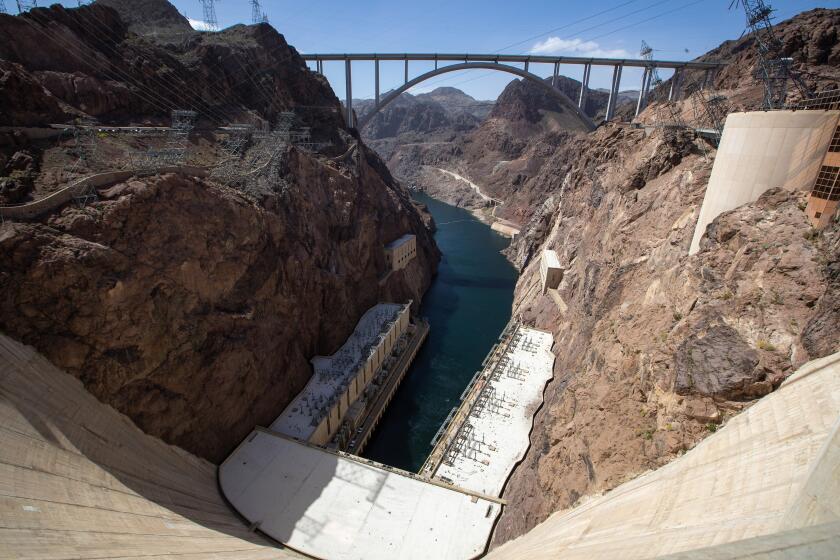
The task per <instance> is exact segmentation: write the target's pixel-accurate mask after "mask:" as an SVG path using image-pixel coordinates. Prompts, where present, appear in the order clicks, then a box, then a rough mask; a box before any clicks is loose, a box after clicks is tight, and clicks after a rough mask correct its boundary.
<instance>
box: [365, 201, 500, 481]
mask: <svg viewBox="0 0 840 560" xmlns="http://www.w3.org/2000/svg"><path fill="white" fill-rule="evenodd" d="M414 197H415V199H417V200H419V201H420V202H423V203H424V204H426V205H428V207H429V211H430V212H431V213H432V216H434V219H435V223H436V224H437V226H438V231H437V233H436V234H435V240H436V241H437V244H438V247H440V250H441V252H442V253H443V257H442V259H441V263H440V267H439V270H438V275H437V277H436V278H435V280H434V282H433V283H432V286H431V287H430V288H429V291H428V292H427V293H426V295H425V297H424V298H423V305H422V307H421V315H423V316H425V317H427V318H428V319H429V322H430V323H431V326H432V330H431V332H430V333H429V338H428V340H427V341H426V344H425V345H424V346H423V348H422V349H421V350H420V352H419V353H418V354H417V358H416V359H415V361H414V364H413V365H412V366H411V369H410V370H409V371H408V374H407V375H406V378H405V380H404V381H403V383H402V386H401V387H400V388H399V389H398V391H397V393H396V394H395V395H394V400H393V401H392V402H391V404H390V405H389V407H388V410H387V411H386V412H385V415H384V416H383V417H382V421H381V422H380V424H379V428H378V429H377V431H376V432H375V433H374V435H373V438H372V439H371V440H370V442H369V443H368V445H367V448H366V449H365V453H364V454H363V455H364V456H365V457H367V458H369V459H373V460H375V461H379V462H382V463H385V464H387V465H391V466H394V467H398V468H401V469H405V470H409V471H412V472H415V471H417V470H418V469H419V468H420V467H421V466H422V464H423V462H424V461H425V460H426V457H427V456H428V454H429V452H430V451H431V448H432V446H431V439H432V437H434V435H435V432H437V430H438V428H439V427H440V425H441V423H442V422H443V421H444V419H445V418H446V415H447V414H448V413H449V411H450V410H451V409H452V408H453V407H455V406H457V405H458V402H459V397H460V396H461V393H462V392H463V390H464V388H465V387H466V386H467V383H468V382H469V380H470V378H472V376H473V374H474V373H475V372H476V371H477V370H479V369H480V368H481V362H482V360H483V359H484V357H485V356H486V355H487V352H488V351H489V350H490V348H491V347H492V346H493V344H494V343H495V342H496V339H497V337H498V336H499V333H501V331H502V329H503V328H504V326H505V324H506V323H507V322H508V320H509V319H510V310H511V304H512V302H513V289H514V286H515V285H516V277H517V274H516V270H515V269H514V268H513V267H512V266H511V265H510V263H508V261H507V260H506V259H505V258H504V257H503V256H502V255H501V254H500V253H499V251H501V250H502V249H504V248H505V247H506V246H507V244H508V242H509V241H508V240H507V239H505V238H504V237H502V236H501V235H499V234H497V233H496V232H494V231H492V230H491V229H490V228H489V227H488V226H487V225H485V224H483V223H482V222H480V221H479V220H477V219H476V218H474V217H473V216H472V214H470V213H469V212H468V211H466V210H464V209H462V208H456V207H454V206H450V205H448V204H444V203H442V202H438V201H437V200H434V199H432V198H430V197H428V196H426V195H424V194H415V195H414Z"/></svg>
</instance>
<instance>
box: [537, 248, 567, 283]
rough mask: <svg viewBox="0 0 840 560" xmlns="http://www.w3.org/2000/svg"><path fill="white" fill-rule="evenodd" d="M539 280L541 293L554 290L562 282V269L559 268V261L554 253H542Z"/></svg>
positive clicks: (549, 251)
mask: <svg viewBox="0 0 840 560" xmlns="http://www.w3.org/2000/svg"><path fill="white" fill-rule="evenodd" d="M540 280H541V281H542V293H546V292H547V291H548V290H556V289H557V286H559V285H560V282H561V281H562V280H563V267H561V266H560V259H559V258H558V257H557V253H556V252H555V251H552V250H549V249H546V250H544V251H543V252H542V258H541V259H540Z"/></svg>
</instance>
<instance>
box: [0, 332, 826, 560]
mask: <svg viewBox="0 0 840 560" xmlns="http://www.w3.org/2000/svg"><path fill="white" fill-rule="evenodd" d="M0 470H2V474H1V475H0V494H2V499H0V519H2V521H3V522H2V524H1V525H2V526H0V558H17V559H53V560H55V559H63V558H84V559H93V558H138V557H142V558H145V559H152V560H163V559H168V560H171V559H173V558H178V559H187V560H189V559H199V558H200V559H205V558H213V559H216V560H239V559H243V560H244V559H269V558H271V559H276V558H294V557H299V556H297V555H296V554H295V553H293V552H292V551H290V550H288V549H282V548H280V545H279V544H278V543H275V542H273V541H271V540H269V539H268V538H266V537H264V536H262V535H261V534H260V533H259V532H255V531H251V530H249V526H248V525H247V523H246V522H245V521H244V520H242V519H241V518H240V517H238V516H237V515H236V514H235V513H233V511H232V509H231V508H230V507H229V506H228V504H227V503H226V502H225V501H224V498H223V497H222V496H221V494H220V492H219V488H218V483H217V469H216V467H215V466H214V465H212V464H210V463H208V462H206V461H203V460H200V459H198V458H196V457H194V456H192V455H190V454H188V453H186V452H184V451H182V450H180V449H178V448H176V447H173V446H170V445H167V444H165V443H163V442H161V441H160V440H158V439H156V438H152V437H149V436H147V435H145V434H144V433H142V432H141V431H140V430H139V429H138V428H137V427H136V426H134V425H133V424H132V423H131V422H130V421H129V420H128V419H127V418H126V417H124V416H122V415H120V414H119V413H117V412H116V411H114V410H113V409H111V408H110V407H108V406H106V405H103V404H101V403H100V402H99V401H97V400H96V399H95V398H94V397H93V396H91V395H90V394H89V393H87V391H86V390H85V389H84V387H83V386H82V384H81V383H80V382H79V381H78V380H77V379H75V378H74V377H72V376H70V375H67V374H65V373H63V372H61V371H60V370H58V369H57V368H55V367H54V366H52V365H51V364H50V363H49V362H47V361H46V359H44V358H43V357H42V356H40V355H38V354H37V353H36V352H35V351H34V350H33V349H31V348H29V347H26V346H23V345H21V344H19V343H17V342H15V341H13V340H11V339H9V338H8V337H5V336H2V335H0ZM839 472H840V354H834V355H832V356H828V357H826V358H823V359H820V360H815V361H813V362H810V363H808V364H806V365H804V366H802V367H801V368H800V369H799V371H798V372H797V373H796V374H795V375H794V376H792V377H791V378H790V379H789V380H788V381H786V382H785V383H784V384H783V385H782V387H781V388H780V389H779V390H777V391H776V392H774V393H772V394H770V395H769V396H768V397H766V398H764V399H763V400H761V401H760V402H759V403H757V404H756V405H754V406H753V407H751V408H750V409H748V410H747V411H745V412H744V413H742V414H740V415H739V416H736V417H735V418H733V419H732V420H730V421H729V422H728V423H727V425H725V426H724V427H723V428H721V429H720V430H718V432H717V433H715V434H713V435H711V436H710V437H709V438H707V439H706V440H704V441H703V442H702V443H701V444H699V445H698V446H697V447H696V448H694V449H693V450H691V451H689V452H688V453H686V455H685V456H684V457H682V458H680V459H677V460H676V461H674V462H673V463H671V464H669V465H667V466H665V467H663V468H661V469H659V470H657V471H653V472H650V473H647V474H645V475H642V476H640V477H639V478H637V479H635V480H633V481H631V482H628V483H626V484H624V485H622V486H620V487H618V488H616V489H615V490H613V491H612V492H609V493H608V494H606V495H604V496H602V497H596V498H592V499H589V500H588V501H586V502H585V503H583V504H582V505H580V506H578V507H577V508H575V509H572V510H568V511H564V512H558V513H556V514H555V515H553V516H552V517H550V518H549V519H548V520H547V521H545V522H544V523H542V524H541V525H539V526H537V527H536V528H534V529H533V530H532V531H530V532H529V533H527V534H526V535H524V536H522V537H520V538H519V539H516V540H514V541H511V542H509V543H507V544H506V545H504V546H502V547H500V548H498V549H496V550H494V551H492V552H491V553H490V554H489V556H488V558H492V559H519V558H533V559H536V560H539V559H540V558H578V557H580V558H587V559H608V558H616V557H618V556H620V557H621V558H624V559H633V558H639V559H642V558H666V557H667V558H685V559H689V558H704V559H718V558H720V559H723V558H774V559H775V558H804V557H808V558H837V557H838V551H840V506H838V504H840V500H838V497H839V496H840V476H838V473H839ZM429 538H430V539H431V538H433V537H432V536H430V537H429ZM417 546H418V547H421V548H422V546H423V545H422V543H419V542H418V543H417Z"/></svg>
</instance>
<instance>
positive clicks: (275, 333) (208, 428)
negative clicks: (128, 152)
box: [0, 153, 437, 461]
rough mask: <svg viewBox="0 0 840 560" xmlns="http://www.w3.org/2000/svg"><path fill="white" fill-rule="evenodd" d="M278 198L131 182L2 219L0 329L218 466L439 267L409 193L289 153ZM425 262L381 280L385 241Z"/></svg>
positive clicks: (151, 429)
mask: <svg viewBox="0 0 840 560" xmlns="http://www.w3.org/2000/svg"><path fill="white" fill-rule="evenodd" d="M285 179H286V181H287V183H288V186H287V188H286V189H285V190H284V191H283V192H282V193H277V194H275V195H272V196H267V197H265V198H263V199H262V200H261V201H260V202H257V201H254V200H252V199H250V198H249V197H247V196H244V195H243V194H242V193H240V192H238V191H236V190H234V189H231V188H227V187H224V186H221V185H217V184H215V183H213V182H212V181H204V180H199V179H187V178H184V177H181V176H177V175H165V176H162V177H159V178H154V179H149V180H136V181H129V182H127V183H124V184H120V185H117V186H114V187H112V188H110V189H108V190H107V191H105V192H104V194H103V197H102V200H101V201H100V202H98V203H95V204H92V205H90V206H88V207H86V208H84V209H79V208H76V207H74V206H68V207H67V208H64V209H63V210H62V211H61V212H59V213H57V214H55V215H53V216H50V217H48V218H46V219H45V220H43V221H42V222H40V223H6V224H5V225H4V226H3V227H2V229H0V247H2V249H0V255H2V257H0V289H2V290H3V293H4V294H6V295H5V297H4V298H3V302H2V306H0V330H2V331H3V332H4V333H6V334H8V335H11V336H13V337H15V338H17V339H19V340H21V341H23V342H25V343H27V344H32V345H34V346H35V347H36V348H38V349H39V350H40V351H41V352H43V353H44V354H45V355H46V356H48V357H49V358H50V360H51V361H52V362H53V363H55V364H56V365H57V366H59V367H61V368H62V369H64V370H66V371H68V372H70V373H72V374H73V375H76V376H78V377H79V378H80V379H82V381H84V382H85V384H86V386H87V387H88V389H89V390H90V391H91V392H92V393H93V394H94V395H96V396H97V397H99V398H100V399H101V400H102V401H104V402H106V403H108V404H111V405H112V406H114V407H115V408H116V409H117V410H120V411H121V412H124V413H125V414H127V415H128V416H129V417H131V418H132V419H133V420H134V421H135V422H136V423H137V424H138V425H139V426H140V427H141V428H142V429H143V430H144V431H146V432H147V433H150V434H152V435H157V436H159V437H161V438H163V439H164V440H165V441H168V442H170V443H174V444H177V445H179V446H181V447H183V448H184V449H187V450H189V451H191V452H193V453H196V454H198V455H200V456H203V457H206V458H208V459H211V460H214V461H218V460H219V459H221V458H223V457H224V456H225V455H226V454H227V453H228V452H229V451H230V450H231V448H232V447H233V446H234V445H236V444H237V443H239V441H240V440H241V438H242V437H244V436H245V435H246V434H247V433H248V432H249V431H250V430H251V429H253V427H254V426H255V425H266V424H268V423H270V422H271V421H272V420H273V419H274V417H275V416H277V415H278V414H279V413H280V412H281V411H282V409H283V408H284V406H285V405H286V404H287V403H288V402H289V401H290V399H291V398H292V397H293V396H294V395H295V394H296V393H297V392H298V391H299V390H300V389H301V388H302V387H303V385H304V384H305V383H306V381H307V380H308V378H309V375H310V374H311V367H310V365H309V363H308V359H309V358H311V357H312V356H314V355H316V354H325V353H327V354H328V353H331V352H333V351H335V349H336V348H337V347H338V346H339V345H340V344H341V343H343V342H344V340H345V338H346V337H347V335H348V334H349V333H350V332H351V331H352V329H353V327H354V326H355V323H356V321H357V320H358V318H359V317H360V316H361V314H362V313H363V312H364V311H365V310H367V308H369V307H370V306H372V305H374V304H375V303H377V302H378V301H406V300H407V299H409V298H413V299H414V300H415V301H417V300H419V298H420V297H421V295H422V293H423V292H424V290H425V288H426V287H427V286H428V284H429V282H430V277H431V273H432V271H433V270H434V266H435V263H436V260H437V254H436V250H435V249H434V245H433V241H432V240H431V237H430V234H429V233H428V232H427V231H426V229H425V227H424V225H423V224H422V223H421V221H420V219H419V215H418V214H417V213H416V212H415V211H413V209H411V208H410V202H409V201H408V200H407V198H406V196H405V194H404V193H403V192H402V191H401V189H400V188H399V187H397V186H394V185H389V184H387V183H386V182H385V181H384V180H383V178H382V177H381V176H380V175H379V174H378V172H377V171H376V170H375V169H373V168H372V167H371V166H370V165H368V164H367V163H366V162H364V161H363V162H362V164H361V169H360V173H359V176H358V177H354V176H352V175H350V174H349V173H346V172H344V173H343V172H340V171H339V170H337V169H335V168H331V167H327V166H324V165H323V164H321V163H320V162H318V161H317V160H313V159H312V158H310V157H308V156H306V155H304V154H300V153H298V154H294V153H293V155H292V158H291V162H290V170H289V173H288V174H287V175H286V176H285ZM407 231H412V232H414V233H416V234H417V235H418V237H419V240H418V257H417V259H415V260H414V261H412V262H411V263H410V264H409V265H408V268H407V269H406V270H404V271H401V272H398V273H395V274H393V275H392V276H391V278H390V279H389V281H388V284H387V285H386V286H384V287H379V284H378V278H379V277H380V276H382V275H383V274H384V272H385V261H384V256H383V252H382V247H383V245H384V244H385V243H387V242H389V241H391V240H393V239H394V238H396V237H397V236H399V235H401V234H403V233H405V232H407Z"/></svg>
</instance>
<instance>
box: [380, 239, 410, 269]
mask: <svg viewBox="0 0 840 560" xmlns="http://www.w3.org/2000/svg"><path fill="white" fill-rule="evenodd" d="M416 256H417V236H416V235H414V234H412V233H407V234H405V235H403V236H402V237H400V238H399V239H397V240H395V241H392V242H390V243H388V244H387V245H385V261H386V262H387V263H388V267H389V268H390V269H391V270H402V269H403V268H405V267H406V265H408V263H409V262H410V261H411V259H413V258H414V257H416Z"/></svg>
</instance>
